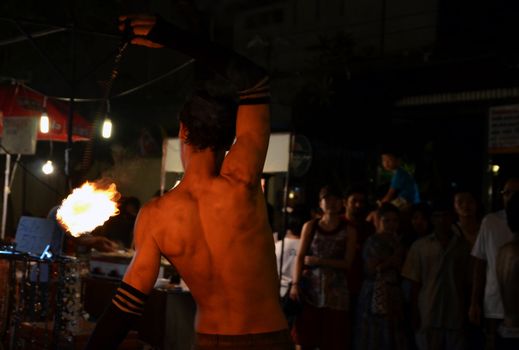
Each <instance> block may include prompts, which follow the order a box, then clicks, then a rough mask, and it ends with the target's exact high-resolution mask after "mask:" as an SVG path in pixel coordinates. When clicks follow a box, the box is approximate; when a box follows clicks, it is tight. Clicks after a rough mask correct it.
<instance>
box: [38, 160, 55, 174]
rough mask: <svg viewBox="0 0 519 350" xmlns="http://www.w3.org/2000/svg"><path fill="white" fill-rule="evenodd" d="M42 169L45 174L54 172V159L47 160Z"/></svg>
mask: <svg viewBox="0 0 519 350" xmlns="http://www.w3.org/2000/svg"><path fill="white" fill-rule="evenodd" d="M41 171H43V173H44V174H45V175H50V174H52V173H53V172H54V165H53V164H52V161H51V160H48V161H46V162H45V164H43V166H42V167H41Z"/></svg>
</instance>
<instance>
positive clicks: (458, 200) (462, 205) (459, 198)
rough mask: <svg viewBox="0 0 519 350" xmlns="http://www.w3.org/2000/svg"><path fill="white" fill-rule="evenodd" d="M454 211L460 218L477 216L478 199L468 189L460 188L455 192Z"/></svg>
mask: <svg viewBox="0 0 519 350" xmlns="http://www.w3.org/2000/svg"><path fill="white" fill-rule="evenodd" d="M454 211H455V212H456V215H457V216H458V217H459V218H463V217H472V216H477V214H478V200H477V199H476V196H475V195H474V194H473V193H472V192H471V191H469V190H467V189H460V190H458V191H456V192H455V193H454Z"/></svg>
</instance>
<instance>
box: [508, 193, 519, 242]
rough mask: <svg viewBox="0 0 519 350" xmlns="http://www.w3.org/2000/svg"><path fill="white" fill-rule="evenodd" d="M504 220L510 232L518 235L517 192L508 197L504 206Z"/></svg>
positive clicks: (518, 201)
mask: <svg viewBox="0 0 519 350" xmlns="http://www.w3.org/2000/svg"><path fill="white" fill-rule="evenodd" d="M506 220H507V222H508V227H510V231H512V232H513V233H515V234H519V192H515V193H514V194H512V195H511V196H510V199H509V200H508V205H507V206H506Z"/></svg>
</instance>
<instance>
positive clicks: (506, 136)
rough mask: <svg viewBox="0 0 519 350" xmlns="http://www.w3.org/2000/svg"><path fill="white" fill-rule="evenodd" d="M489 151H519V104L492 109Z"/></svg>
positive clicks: (494, 152)
mask: <svg viewBox="0 0 519 350" xmlns="http://www.w3.org/2000/svg"><path fill="white" fill-rule="evenodd" d="M488 152H489V153H493V154H496V153H519V105H509V106H499V107H494V108H491V109H490V114H489V118H488Z"/></svg>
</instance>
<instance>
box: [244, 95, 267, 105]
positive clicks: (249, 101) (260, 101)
mask: <svg viewBox="0 0 519 350" xmlns="http://www.w3.org/2000/svg"><path fill="white" fill-rule="evenodd" d="M269 103H270V97H268V96H267V97H256V98H242V99H240V103H239V104H240V105H265V104H269Z"/></svg>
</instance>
